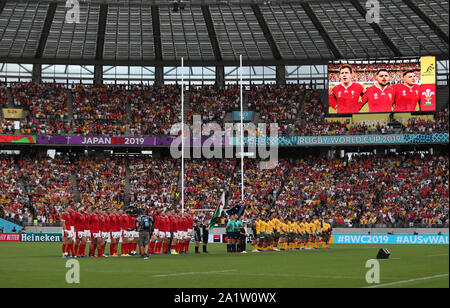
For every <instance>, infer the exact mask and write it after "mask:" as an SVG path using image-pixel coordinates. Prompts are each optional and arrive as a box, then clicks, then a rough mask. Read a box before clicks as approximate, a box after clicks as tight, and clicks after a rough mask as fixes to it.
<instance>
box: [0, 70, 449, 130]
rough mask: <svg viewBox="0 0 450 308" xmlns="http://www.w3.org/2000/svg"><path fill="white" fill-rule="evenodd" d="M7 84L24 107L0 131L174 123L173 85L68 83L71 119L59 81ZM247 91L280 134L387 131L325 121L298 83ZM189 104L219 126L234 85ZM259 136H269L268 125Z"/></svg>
mask: <svg viewBox="0 0 450 308" xmlns="http://www.w3.org/2000/svg"><path fill="white" fill-rule="evenodd" d="M394 66H395V65H394ZM370 69H373V68H370ZM11 88H12V93H13V97H14V101H15V104H16V106H20V107H23V108H24V110H25V113H24V116H25V118H24V119H22V120H20V121H19V122H20V124H19V127H18V128H17V129H16V128H15V124H14V121H15V120H12V119H0V134H23V135H30V134H31V135H67V134H73V135H105V136H112V135H114V136H124V135H131V136H169V135H170V129H171V127H172V125H173V124H175V123H179V122H181V98H180V95H181V90H180V87H179V86H178V85H165V86H157V85H153V86H144V85H142V86H137V85H136V86H133V87H132V88H131V89H130V90H127V89H125V88H124V87H123V86H121V85H96V86H92V85H74V86H73V89H71V91H72V93H73V94H72V95H73V119H69V118H68V111H67V110H68V106H67V105H68V103H67V101H68V95H69V94H68V92H67V91H68V90H66V89H64V88H62V86H61V85H58V84H40V85H37V84H34V83H32V82H29V83H17V84H12V85H11ZM69 91H70V90H69ZM5 95H6V98H7V94H6V90H5V87H4V86H3V87H2V86H0V97H3V96H5ZM246 95H248V105H247V107H248V109H249V110H253V111H255V112H256V113H257V114H258V115H259V119H258V122H261V123H266V124H270V123H277V124H278V127H279V134H280V135H282V136H306V135H310V136H317V135H348V134H370V133H377V134H384V133H393V132H394V131H393V130H392V126H391V124H389V123H388V124H378V123H366V124H364V123H361V122H360V123H356V124H355V123H350V122H345V121H337V120H336V121H329V120H326V117H327V116H328V114H327V111H328V110H327V104H326V102H325V97H321V95H320V93H319V92H317V91H307V90H306V87H305V85H295V84H288V85H285V86H277V85H275V84H265V85H253V86H250V87H249V89H248V90H246V91H245V93H244V98H245V97H246ZM322 96H323V95H322ZM189 101H190V103H189V108H187V110H186V113H187V114H186V116H187V119H186V120H187V123H192V120H193V116H194V115H200V116H201V117H202V122H203V123H207V122H218V123H219V124H220V125H221V126H222V129H224V121H225V118H226V115H227V114H228V113H229V112H232V111H236V110H239V108H240V89H239V87H238V86H236V85H234V86H233V85H230V86H227V87H225V88H224V89H218V88H216V87H214V86H203V87H200V86H192V87H191V88H190V93H189ZM128 102H129V104H130V111H129V112H130V114H129V115H128V117H127V108H126V106H127V103H128ZM127 118H128V119H129V121H127ZM236 124H239V123H235V125H236ZM255 124H256V123H255ZM404 124H405V127H404V129H403V132H406V133H408V132H413V133H416V132H425V133H427V132H437V131H438V132H440V131H447V130H448V107H447V108H446V110H445V111H443V112H440V113H438V114H437V115H436V119H435V120H428V121H424V120H420V119H414V118H412V119H411V120H410V121H409V122H408V123H404ZM191 128H192V125H191ZM255 133H256V135H257V134H258V133H257V132H255ZM266 133H267V134H270V126H269V125H267V131H266Z"/></svg>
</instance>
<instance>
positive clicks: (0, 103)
mask: <svg viewBox="0 0 450 308" xmlns="http://www.w3.org/2000/svg"><path fill="white" fill-rule="evenodd" d="M7 105H8V92H7V91H6V86H5V85H4V84H2V83H0V108H3V107H6V106H7Z"/></svg>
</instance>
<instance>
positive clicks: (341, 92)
mask: <svg viewBox="0 0 450 308" xmlns="http://www.w3.org/2000/svg"><path fill="white" fill-rule="evenodd" d="M339 79H340V80H341V83H340V84H338V85H337V86H334V87H333V88H332V89H330V90H329V92H328V101H329V106H330V107H331V108H333V109H334V110H336V112H337V113H357V112H359V110H360V109H361V103H360V101H359V99H360V97H361V95H363V91H364V87H363V86H362V85H361V84H359V83H356V82H353V69H352V67H351V66H350V65H348V64H346V65H342V66H341V67H340V68H339Z"/></svg>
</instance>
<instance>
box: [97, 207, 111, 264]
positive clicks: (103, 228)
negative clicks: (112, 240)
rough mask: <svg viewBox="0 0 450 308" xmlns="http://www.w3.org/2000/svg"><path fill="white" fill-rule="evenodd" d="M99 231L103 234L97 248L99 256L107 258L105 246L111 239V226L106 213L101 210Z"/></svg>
mask: <svg viewBox="0 0 450 308" xmlns="http://www.w3.org/2000/svg"><path fill="white" fill-rule="evenodd" d="M99 229H100V233H101V237H100V243H99V245H98V246H97V254H98V256H99V257H105V246H106V243H107V242H108V237H109V225H108V221H107V218H106V211H105V210H104V209H101V210H99Z"/></svg>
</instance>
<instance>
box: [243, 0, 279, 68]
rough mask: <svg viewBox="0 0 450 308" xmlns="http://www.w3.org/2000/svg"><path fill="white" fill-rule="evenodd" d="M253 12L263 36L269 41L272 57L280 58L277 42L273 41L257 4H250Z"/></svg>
mask: <svg viewBox="0 0 450 308" xmlns="http://www.w3.org/2000/svg"><path fill="white" fill-rule="evenodd" d="M251 7H252V10H253V13H254V14H255V17H256V19H257V20H258V23H259V26H260V27H261V29H262V31H263V33H264V37H265V38H266V40H267V43H269V46H270V49H271V50H272V54H273V57H274V58H275V60H281V59H282V57H281V53H280V50H279V49H278V46H277V44H276V43H275V40H274V39H273V36H272V33H271V32H270V29H269V26H268V25H267V23H266V20H265V19H264V16H263V14H262V12H261V9H260V8H259V6H258V5H256V4H252V5H251Z"/></svg>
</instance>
